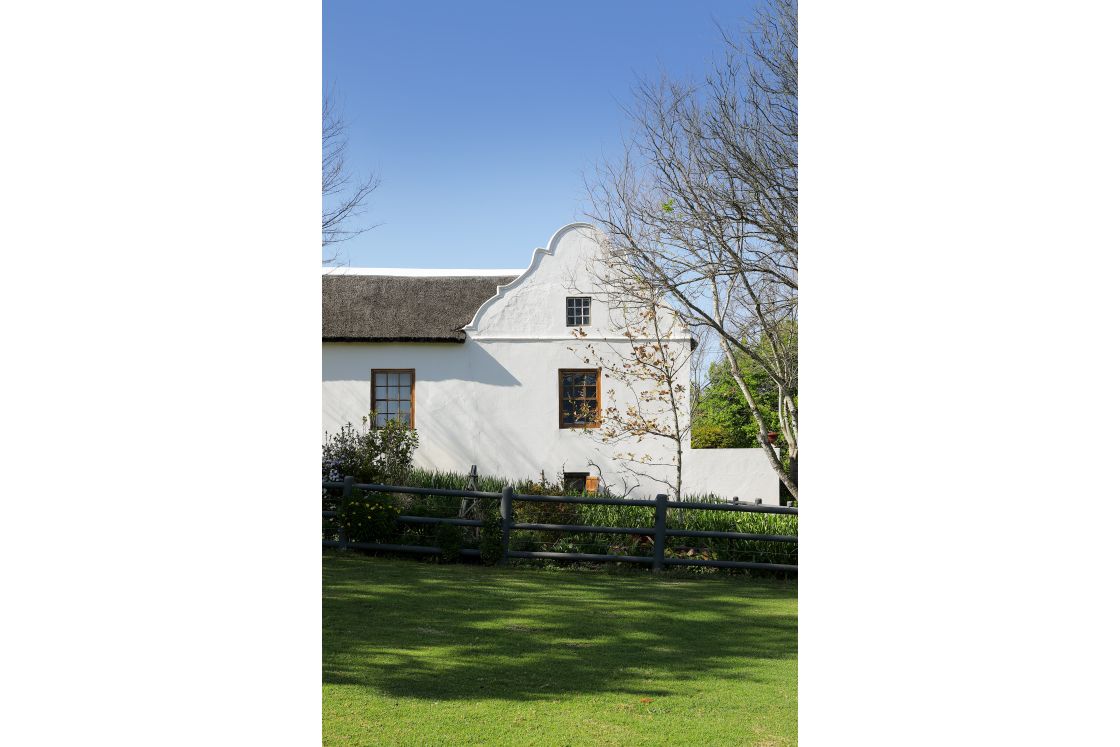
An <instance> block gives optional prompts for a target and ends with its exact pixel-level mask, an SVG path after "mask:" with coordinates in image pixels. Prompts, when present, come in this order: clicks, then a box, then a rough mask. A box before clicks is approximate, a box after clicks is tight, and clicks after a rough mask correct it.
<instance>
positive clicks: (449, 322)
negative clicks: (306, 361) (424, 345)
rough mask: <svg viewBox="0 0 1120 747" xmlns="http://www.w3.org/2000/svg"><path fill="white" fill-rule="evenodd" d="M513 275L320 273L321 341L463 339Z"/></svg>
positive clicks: (450, 340)
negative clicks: (467, 327)
mask: <svg viewBox="0 0 1120 747" xmlns="http://www.w3.org/2000/svg"><path fill="white" fill-rule="evenodd" d="M515 277H517V276H516V275H481V276H475V275H458V276H448V277H439V276H412V275H370V274H347V273H343V274H329V273H328V274H324V275H323V341H324V342H463V341H464V340H465V339H466V334H465V333H464V332H463V331H462V328H463V327H464V326H465V325H467V324H469V323H470V321H471V319H473V318H474V314H475V312H476V311H478V307H479V306H481V305H482V304H483V302H484V301H486V299H488V298H490V297H491V296H493V295H494V294H495V293H496V291H497V287H498V286H499V285H505V284H506V283H510V282H512V281H513V280H514V278H515Z"/></svg>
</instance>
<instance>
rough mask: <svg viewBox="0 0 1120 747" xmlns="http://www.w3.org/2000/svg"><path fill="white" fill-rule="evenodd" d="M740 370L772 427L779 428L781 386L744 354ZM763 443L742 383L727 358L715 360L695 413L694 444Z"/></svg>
mask: <svg viewBox="0 0 1120 747" xmlns="http://www.w3.org/2000/svg"><path fill="white" fill-rule="evenodd" d="M739 370H740V372H741V374H742V376H743V378H744V379H745V380H746V382H747V386H749V387H751V391H752V392H756V394H755V397H756V404H757V405H758V409H759V412H761V413H762V417H763V421H764V422H765V424H766V426H767V429H768V430H769V431H778V427H779V426H778V390H777V387H776V386H774V384H773V382H772V381H771V380H770V378H769V377H768V376H767V375H766V373H765V372H764V371H762V370H761V368H760V367H759V366H758V364H756V363H755V362H754V361H752V360H751V359H750V358H748V357H747V356H746V355H740V358H739ZM761 445H762V443H761V441H760V440H759V437H758V423H757V422H756V421H755V420H754V418H753V417H751V411H750V408H749V407H748V406H747V402H746V400H745V399H744V398H743V393H742V392H741V391H740V389H739V385H738V384H737V383H736V382H735V378H734V377H733V376H732V373H731V367H730V365H729V364H728V363H727V361H725V360H721V361H717V362H716V363H713V364H712V366H711V368H710V369H709V371H708V386H707V387H705V388H704V391H703V392H701V394H700V397H699V399H698V400H697V402H696V406H695V409H694V410H693V413H692V448H694V449H730V448H755V447H758V446H761Z"/></svg>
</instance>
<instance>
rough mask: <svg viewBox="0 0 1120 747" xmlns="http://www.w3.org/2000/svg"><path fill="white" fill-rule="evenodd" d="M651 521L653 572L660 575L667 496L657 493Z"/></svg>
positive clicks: (663, 559)
mask: <svg viewBox="0 0 1120 747" xmlns="http://www.w3.org/2000/svg"><path fill="white" fill-rule="evenodd" d="M654 500H655V501H656V502H657V505H656V506H655V507H654V509H653V511H654V521H653V572H654V573H661V566H662V565H664V564H665V516H666V514H667V513H668V512H669V496H667V495H665V494H664V493H658V494H657V497H656V498H655V499H654Z"/></svg>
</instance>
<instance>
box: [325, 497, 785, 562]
mask: <svg viewBox="0 0 1120 747" xmlns="http://www.w3.org/2000/svg"><path fill="white" fill-rule="evenodd" d="M323 487H324V488H337V489H341V490H342V496H341V498H340V500H339V503H338V506H337V509H336V510H334V511H327V510H324V511H323V518H325V519H326V518H337V517H339V516H340V514H341V513H342V511H343V510H344V507H345V505H346V502H347V501H348V500H349V499H350V498H351V496H352V494H353V491H354V490H365V491H371V492H377V493H397V494H408V495H425V496H445V497H450V498H483V499H490V500H497V501H499V515H500V516H501V560H500V562H501V563H503V564H504V563H505V562H506V560H507V559H508V558H532V559H547V560H566V561H577V562H579V561H588V562H622V563H638V564H644V565H649V566H651V568H652V569H653V571H654V572H655V573H658V572H660V571H661V570H662V568H663V567H664V566H667V565H675V566H701V567H709V568H740V569H758V570H770V571H783V572H787V573H797V566H796V565H787V564H782V563H754V562H748V561H742V560H710V559H705V558H678V557H671V556H670V557H667V556H666V554H665V541H666V539H667V538H678V537H692V538H710V539H728V540H744V541H754V542H784V543H794V544H796V543H797V536H796V535H788V534H752V533H748V532H724V531H714V530H712V531H706V530H693V529H670V528H668V527H667V526H666V523H667V517H668V512H669V509H675V510H686V511H740V512H748V513H764V514H782V515H793V516H796V515H797V508H796V507H793V506H766V505H762V504H761V503H739V502H737V501H736V502H730V501H729V502H718V503H717V502H702V501H671V500H669V499H668V496H666V495H658V496H657V497H656V498H654V499H643V498H593V497H590V496H558V495H523V494H519V493H514V492H513V488H512V487H509V486H507V487H506V488H504V489H503V490H502V492H500V493H490V492H485V491H479V490H452V489H446V488H412V487H408V486H405V485H381V484H377V483H358V482H355V481H354V478H352V477H346V478H344V479H343V480H341V481H324V482H323ZM515 501H521V502H528V503H575V504H584V505H598V506H646V507H653V509H654V525H653V526H652V527H613V526H596V525H591V524H542V523H518V522H516V521H514V511H513V503H514V502H515ZM397 522H399V523H401V524H418V525H441V524H444V525H451V526H461V527H482V526H483V522H482V521H481V520H479V519H464V518H455V517H440V516H408V515H405V516H398V517H397ZM518 530H523V531H541V532H567V533H572V534H628V535H638V536H647V537H650V538H652V540H653V553H652V555H648V556H647V555H604V554H598V553H580V552H530V551H527V550H511V549H510V546H509V545H510V534H511V533H512V532H514V531H518ZM323 547H325V548H327V547H329V548H339V549H347V548H354V549H357V550H380V551H385V552H404V553H415V554H420V555H439V554H441V553H442V550H441V549H440V548H439V547H435V546H429V545H398V544H387V543H377V542H351V541H350V540H349V538H348V537H347V536H346V532H345V530H344V528H343V527H341V526H340V527H339V531H338V539H337V540H323ZM459 554H460V555H462V556H463V557H480V556H481V551H479V550H476V549H472V548H462V549H460V550H459Z"/></svg>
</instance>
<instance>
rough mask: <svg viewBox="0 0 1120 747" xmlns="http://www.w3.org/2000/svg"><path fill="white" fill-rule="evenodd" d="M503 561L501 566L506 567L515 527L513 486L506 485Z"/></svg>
mask: <svg viewBox="0 0 1120 747" xmlns="http://www.w3.org/2000/svg"><path fill="white" fill-rule="evenodd" d="M501 513H502V559H501V561H500V563H499V564H500V565H505V564H506V560H508V559H509V532H510V528H511V527H512V526H513V486H512V485H506V486H505V487H504V488H502V508H501Z"/></svg>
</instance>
